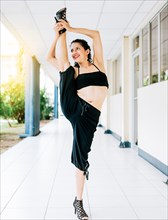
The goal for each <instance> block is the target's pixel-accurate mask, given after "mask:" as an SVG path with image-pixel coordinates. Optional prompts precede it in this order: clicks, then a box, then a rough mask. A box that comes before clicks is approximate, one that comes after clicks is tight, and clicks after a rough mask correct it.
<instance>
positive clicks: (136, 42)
mask: <svg viewBox="0 0 168 220" xmlns="http://www.w3.org/2000/svg"><path fill="white" fill-rule="evenodd" d="M137 48H139V36H137V37H136V38H135V39H134V45H133V50H136V49H137Z"/></svg>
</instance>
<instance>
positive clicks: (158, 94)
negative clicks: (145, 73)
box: [138, 81, 168, 165]
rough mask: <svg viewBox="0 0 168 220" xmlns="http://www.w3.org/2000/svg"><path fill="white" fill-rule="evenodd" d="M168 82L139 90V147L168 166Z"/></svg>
mask: <svg viewBox="0 0 168 220" xmlns="http://www.w3.org/2000/svg"><path fill="white" fill-rule="evenodd" d="M167 136H168V81H164V82H160V83H156V84H152V85H150V86H147V87H142V88H140V89H138V146H139V147H140V149H142V150H143V151H145V152H146V153H148V154H150V155H152V156H153V157H155V158H156V159H158V160H159V161H161V162H162V163H164V164H165V165H168V156H167V155H168V137H167Z"/></svg>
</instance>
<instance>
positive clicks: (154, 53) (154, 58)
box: [151, 18, 158, 83]
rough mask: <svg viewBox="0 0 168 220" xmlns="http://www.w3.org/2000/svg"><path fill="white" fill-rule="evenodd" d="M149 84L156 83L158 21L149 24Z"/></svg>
mask: <svg viewBox="0 0 168 220" xmlns="http://www.w3.org/2000/svg"><path fill="white" fill-rule="evenodd" d="M151 73H152V79H151V83H156V82H158V19H157V18H155V19H154V20H153V21H152V23H151Z"/></svg>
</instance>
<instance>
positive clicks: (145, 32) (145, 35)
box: [142, 25, 149, 86]
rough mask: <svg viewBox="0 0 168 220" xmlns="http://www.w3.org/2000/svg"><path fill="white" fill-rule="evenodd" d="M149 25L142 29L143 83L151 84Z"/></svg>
mask: <svg viewBox="0 0 168 220" xmlns="http://www.w3.org/2000/svg"><path fill="white" fill-rule="evenodd" d="M148 63H149V59H148V25H147V26H146V27H145V28H144V29H143V30H142V75H143V76H142V77H143V85H144V86H147V85H148V84H149V68H148Z"/></svg>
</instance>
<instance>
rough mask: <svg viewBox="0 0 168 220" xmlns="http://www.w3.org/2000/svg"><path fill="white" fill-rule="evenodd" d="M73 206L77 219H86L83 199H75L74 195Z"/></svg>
mask: <svg viewBox="0 0 168 220" xmlns="http://www.w3.org/2000/svg"><path fill="white" fill-rule="evenodd" d="M73 206H74V208H75V214H77V217H78V219H79V220H88V219H89V218H88V215H87V214H86V212H85V210H84V209H83V201H82V200H77V198H76V197H75V201H74V202H73Z"/></svg>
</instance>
